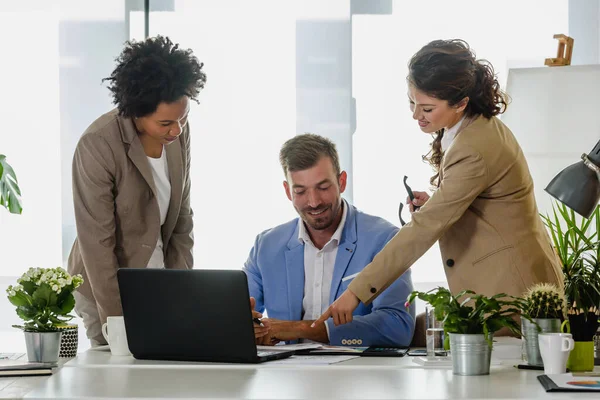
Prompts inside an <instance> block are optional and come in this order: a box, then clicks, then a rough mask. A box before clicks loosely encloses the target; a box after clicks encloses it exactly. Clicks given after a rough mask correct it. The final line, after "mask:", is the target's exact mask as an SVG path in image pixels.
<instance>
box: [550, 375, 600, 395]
mask: <svg viewBox="0 0 600 400" xmlns="http://www.w3.org/2000/svg"><path fill="white" fill-rule="evenodd" d="M546 376H547V377H548V378H550V379H551V380H552V381H553V382H554V385H555V386H554V387H553V389H555V390H556V389H567V390H569V391H578V390H579V391H584V390H585V391H591V390H593V391H596V390H597V391H600V377H599V376H598V373H596V374H589V375H587V376H574V374H571V373H567V374H556V375H546ZM546 389H548V388H546Z"/></svg>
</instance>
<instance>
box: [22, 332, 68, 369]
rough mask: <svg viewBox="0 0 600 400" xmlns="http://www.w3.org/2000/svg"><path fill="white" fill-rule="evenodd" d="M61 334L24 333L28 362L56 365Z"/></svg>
mask: <svg viewBox="0 0 600 400" xmlns="http://www.w3.org/2000/svg"><path fill="white" fill-rule="evenodd" d="M60 335H61V332H25V344H26V345H27V358H28V359H29V362H45V363H57V362H58V351H59V349H60Z"/></svg>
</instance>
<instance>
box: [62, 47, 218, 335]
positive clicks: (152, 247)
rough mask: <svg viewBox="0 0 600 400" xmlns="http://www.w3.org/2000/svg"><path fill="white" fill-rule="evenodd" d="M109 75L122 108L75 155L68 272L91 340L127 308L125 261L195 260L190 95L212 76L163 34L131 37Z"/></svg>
mask: <svg viewBox="0 0 600 400" xmlns="http://www.w3.org/2000/svg"><path fill="white" fill-rule="evenodd" d="M116 61H117V67H116V68H115V69H114V71H113V72H112V74H111V75H110V76H109V77H108V78H105V79H104V80H103V81H108V82H109V85H108V88H109V90H110V92H111V93H112V98H113V103H114V104H115V105H116V106H117V107H116V109H114V110H112V111H110V112H108V113H106V114H104V115H102V116H100V117H99V118H98V119H97V120H95V121H94V122H93V123H92V124H91V125H90V126H89V127H88V128H87V129H86V131H85V132H84V133H83V135H82V137H81V138H80V140H79V142H78V144H77V147H76V149H75V155H74V157H73V202H74V208H75V221H76V225H77V239H76V240H75V243H74V244H73V248H72V249H71V254H70V255H69V272H70V273H72V274H74V273H75V274H82V275H83V278H84V284H83V285H82V286H81V287H80V288H79V290H78V292H76V293H75V298H76V305H75V310H76V312H77V313H78V314H79V315H80V316H81V317H82V318H83V323H84V325H85V328H86V331H87V336H88V338H89V339H90V341H91V343H92V346H97V345H102V344H105V343H106V341H105V340H104V338H103V336H102V332H101V327H102V324H103V323H104V322H106V318H107V317H108V316H119V315H123V314H122V309H121V300H120V296H119V287H118V283H117V270H118V269H119V268H127V267H131V268H143V267H146V268H178V269H191V268H192V267H193V257H192V246H193V243H194V239H193V234H192V228H193V222H192V216H193V213H192V209H191V207H190V127H189V124H188V123H187V120H188V113H189V110H190V102H191V101H196V102H197V96H198V94H199V93H200V90H201V89H202V88H203V87H204V84H205V82H206V75H205V74H204V72H203V71H202V67H203V64H202V63H200V62H199V61H198V60H197V59H196V57H195V56H194V55H193V54H192V51H191V50H189V49H188V50H184V49H180V48H179V46H178V45H177V44H174V43H173V42H171V40H170V39H169V38H166V37H162V36H158V37H156V38H150V39H147V40H145V41H141V42H136V41H130V42H127V43H126V46H125V49H124V50H123V51H122V53H121V54H120V55H119V57H118V58H117V60H116Z"/></svg>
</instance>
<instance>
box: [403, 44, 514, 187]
mask: <svg viewBox="0 0 600 400" xmlns="http://www.w3.org/2000/svg"><path fill="white" fill-rule="evenodd" d="M408 71H409V72H408V77H407V80H408V83H409V84H411V85H412V86H414V87H415V88H416V89H417V90H419V91H421V92H423V93H425V94H426V95H427V96H430V97H434V98H436V99H440V100H446V101H448V105H449V106H450V107H452V106H455V105H457V104H458V103H459V102H460V101H461V100H463V99H464V98H465V97H468V98H469V103H468V104H467V107H466V108H465V115H466V117H467V118H470V117H475V116H478V115H482V116H484V117H485V118H488V119H489V118H492V117H493V116H495V115H498V114H501V113H503V112H504V111H505V110H506V107H507V106H508V96H507V95H506V94H505V93H504V92H503V91H502V90H501V89H500V84H499V83H498V79H497V78H496V75H495V73H494V68H493V67H492V65H491V64H490V63H489V62H488V61H486V60H478V59H476V58H475V53H474V52H473V51H472V50H471V48H470V47H469V45H468V44H467V42H465V41H464V40H459V39H453V40H434V41H433V42H430V43H429V44H427V45H425V46H424V47H423V48H422V49H421V50H419V51H418V52H417V53H416V54H415V55H414V56H413V57H412V58H411V60H410V62H409V63H408ZM443 136H444V130H443V129H441V130H439V131H437V132H435V134H434V140H433V142H432V143H431V150H430V151H429V153H427V154H426V155H424V156H423V160H425V161H427V162H429V164H430V165H431V166H432V167H433V168H434V170H435V175H434V176H433V177H432V178H431V179H430V182H431V184H432V185H433V186H437V185H438V178H439V170H440V164H441V162H442V137H443Z"/></svg>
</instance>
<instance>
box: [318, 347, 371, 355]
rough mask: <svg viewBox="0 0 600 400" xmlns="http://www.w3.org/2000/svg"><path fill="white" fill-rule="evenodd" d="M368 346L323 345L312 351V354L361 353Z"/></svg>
mask: <svg viewBox="0 0 600 400" xmlns="http://www.w3.org/2000/svg"><path fill="white" fill-rule="evenodd" d="M366 349H367V347H348V346H328V345H323V346H321V347H319V348H318V349H315V350H313V351H311V352H310V353H311V354H319V353H332V352H335V353H348V354H360V353H362V352H363V351H365V350H366Z"/></svg>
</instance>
